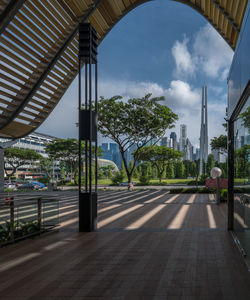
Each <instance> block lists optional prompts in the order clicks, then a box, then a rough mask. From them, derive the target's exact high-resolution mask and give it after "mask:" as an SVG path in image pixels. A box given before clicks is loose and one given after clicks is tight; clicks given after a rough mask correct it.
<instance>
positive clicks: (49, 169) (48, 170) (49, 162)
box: [40, 157, 53, 183]
mask: <svg viewBox="0 0 250 300" xmlns="http://www.w3.org/2000/svg"><path fill="white" fill-rule="evenodd" d="M40 168H41V170H42V171H43V172H44V173H45V174H46V180H45V183H48V182H50V179H51V178H52V173H53V159H52V158H49V157H48V158H47V157H42V158H41V159H40Z"/></svg>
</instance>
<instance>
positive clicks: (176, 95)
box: [164, 80, 200, 110]
mask: <svg viewBox="0 0 250 300" xmlns="http://www.w3.org/2000/svg"><path fill="white" fill-rule="evenodd" d="M164 94H165V97H166V102H167V105H169V106H171V107H172V108H176V109H179V110H185V109H188V110H189V109H191V108H192V109H193V108H194V107H196V106H199V103H200V92H199V91H197V90H196V89H192V87H191V86H190V85H189V84H188V83H187V82H184V81H181V80H175V81H171V83H170V87H169V88H168V89H166V90H165V92H164Z"/></svg>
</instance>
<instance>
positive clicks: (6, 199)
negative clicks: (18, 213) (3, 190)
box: [5, 193, 10, 205]
mask: <svg viewBox="0 0 250 300" xmlns="http://www.w3.org/2000/svg"><path fill="white" fill-rule="evenodd" d="M5 201H6V202H7V205H10V197H9V193H7V195H6V198H5Z"/></svg>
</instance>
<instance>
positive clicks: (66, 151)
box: [45, 139, 102, 184]
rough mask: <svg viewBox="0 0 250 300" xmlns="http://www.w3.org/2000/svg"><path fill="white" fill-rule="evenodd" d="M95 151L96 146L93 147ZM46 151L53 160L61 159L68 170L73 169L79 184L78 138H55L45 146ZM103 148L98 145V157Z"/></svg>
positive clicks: (73, 175) (74, 177)
mask: <svg viewBox="0 0 250 300" xmlns="http://www.w3.org/2000/svg"><path fill="white" fill-rule="evenodd" d="M92 150H93V151H94V147H93V149H92ZM45 151H46V153H47V154H48V155H49V158H50V159H52V160H59V161H61V162H63V163H64V164H65V165H66V166H67V170H72V174H71V175H72V176H71V177H73V179H74V182H75V184H77V180H76V175H77V173H78V171H79V168H78V157H79V154H78V140H77V139H55V140H53V142H52V143H50V144H48V145H47V146H46V148H45ZM101 152H102V151H101V149H100V148H99V147H98V157H100V156H101ZM82 153H84V142H82Z"/></svg>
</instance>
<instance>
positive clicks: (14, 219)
mask: <svg viewBox="0 0 250 300" xmlns="http://www.w3.org/2000/svg"><path fill="white" fill-rule="evenodd" d="M57 225H59V200H58V198H57V197H56V196H36V197H34V196H33V197H27V196H18V197H16V198H14V197H10V198H8V197H6V199H4V200H0V245H4V244H7V243H11V242H15V241H17V240H20V239H23V238H26V237H29V236H32V235H36V234H39V233H41V232H44V231H47V230H49V229H51V228H53V227H55V226H57Z"/></svg>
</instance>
